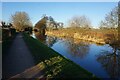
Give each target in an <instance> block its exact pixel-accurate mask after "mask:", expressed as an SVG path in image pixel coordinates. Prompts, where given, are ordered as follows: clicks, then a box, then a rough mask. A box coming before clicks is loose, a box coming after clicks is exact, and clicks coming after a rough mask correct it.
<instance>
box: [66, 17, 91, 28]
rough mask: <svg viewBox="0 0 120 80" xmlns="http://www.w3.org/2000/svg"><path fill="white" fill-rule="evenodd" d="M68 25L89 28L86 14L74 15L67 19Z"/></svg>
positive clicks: (89, 23) (89, 24)
mask: <svg viewBox="0 0 120 80" xmlns="http://www.w3.org/2000/svg"><path fill="white" fill-rule="evenodd" d="M68 25H69V26H70V27H81V28H90V27H91V22H90V20H89V18H88V17H86V16H74V17H72V18H71V19H70V20H69V23H68Z"/></svg>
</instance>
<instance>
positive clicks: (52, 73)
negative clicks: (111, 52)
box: [24, 34, 96, 80]
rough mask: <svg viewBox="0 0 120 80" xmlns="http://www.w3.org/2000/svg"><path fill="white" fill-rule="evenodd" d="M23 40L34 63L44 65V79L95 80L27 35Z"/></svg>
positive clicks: (77, 66)
mask: <svg viewBox="0 0 120 80" xmlns="http://www.w3.org/2000/svg"><path fill="white" fill-rule="evenodd" d="M24 40H25V42H26V43H27V45H28V47H29V49H30V51H31V52H32V55H33V56H34V59H35V63H36V64H38V63H41V62H43V63H44V65H45V68H44V71H43V73H44V74H43V75H44V77H47V78H52V79H53V78H54V79H57V80H58V79H60V78H62V79H63V78H70V79H71V78H76V79H84V78H88V79H89V78H96V77H95V76H93V74H91V73H90V72H88V71H86V70H85V69H83V68H81V67H80V66H79V65H77V64H75V63H74V62H72V61H70V60H69V59H67V58H65V57H63V56H62V55H60V54H59V53H57V52H55V51H54V50H53V49H51V48H49V47H47V46H46V45H44V44H43V43H41V42H40V41H38V40H36V39H34V38H32V37H30V36H29V35H27V34H24Z"/></svg>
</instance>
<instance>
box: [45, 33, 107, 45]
mask: <svg viewBox="0 0 120 80" xmlns="http://www.w3.org/2000/svg"><path fill="white" fill-rule="evenodd" d="M46 35H48V36H56V37H71V38H74V39H79V40H85V41H90V42H94V43H97V44H106V43H105V41H104V40H103V39H97V38H94V37H93V38H92V37H89V36H88V35H86V36H84V37H83V36H82V35H80V34H78V33H74V35H73V36H69V35H68V34H67V33H61V34H58V33H53V32H50V31H47V32H46Z"/></svg>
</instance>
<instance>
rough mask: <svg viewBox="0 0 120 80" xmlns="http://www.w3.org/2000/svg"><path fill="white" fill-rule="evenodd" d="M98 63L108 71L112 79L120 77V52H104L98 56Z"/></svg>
mask: <svg viewBox="0 0 120 80" xmlns="http://www.w3.org/2000/svg"><path fill="white" fill-rule="evenodd" d="M97 61H98V62H100V63H101V64H102V66H103V68H104V69H105V70H106V71H107V73H108V74H109V75H110V77H111V78H119V77H120V52H119V51H118V54H116V53H112V52H109V51H102V52H101V53H100V54H99V55H97Z"/></svg>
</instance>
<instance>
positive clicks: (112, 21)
mask: <svg viewBox="0 0 120 80" xmlns="http://www.w3.org/2000/svg"><path fill="white" fill-rule="evenodd" d="M118 13H119V12H118V7H115V8H114V9H112V10H111V11H110V12H109V13H108V14H107V15H106V17H105V19H104V20H103V21H101V25H100V28H101V29H102V28H104V29H106V30H109V31H110V32H109V33H107V34H106V35H105V36H106V37H105V42H106V43H109V45H110V46H111V47H112V48H113V50H114V53H116V51H117V50H118V49H119V48H120V40H119V37H118V32H119V31H118Z"/></svg>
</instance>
